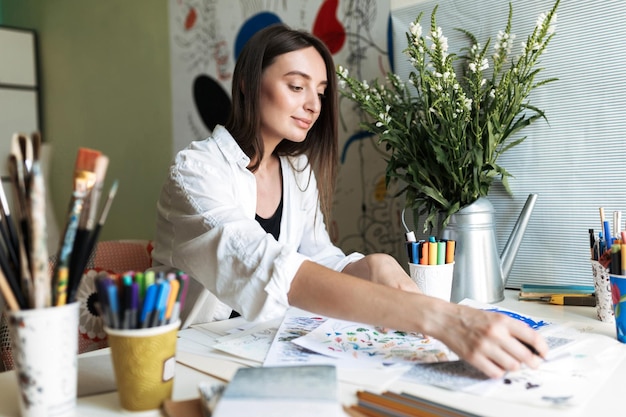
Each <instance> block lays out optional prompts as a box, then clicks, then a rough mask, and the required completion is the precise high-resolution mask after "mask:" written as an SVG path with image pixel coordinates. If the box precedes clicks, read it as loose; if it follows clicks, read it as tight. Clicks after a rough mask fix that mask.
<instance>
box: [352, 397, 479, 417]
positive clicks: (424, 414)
mask: <svg viewBox="0 0 626 417" xmlns="http://www.w3.org/2000/svg"><path fill="white" fill-rule="evenodd" d="M357 398H358V403H357V405H356V406H353V407H351V408H354V409H356V410H357V411H360V412H362V413H364V414H366V415H368V416H382V417H389V416H398V415H402V416H415V417H477V416H476V415H475V414H472V413H468V412H465V411H462V410H459V409H457V408H453V407H449V406H446V405H443V404H438V403H435V402H433V401H430V400H426V399H424V398H420V397H417V396H414V395H411V394H406V393H402V394H396V393H393V392H390V391H386V392H384V393H382V394H375V393H373V392H369V391H359V392H357Z"/></svg>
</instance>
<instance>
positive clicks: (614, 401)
mask: <svg viewBox="0 0 626 417" xmlns="http://www.w3.org/2000/svg"><path fill="white" fill-rule="evenodd" d="M517 294H518V291H513V290H507V291H506V292H505V300H503V301H502V302H500V303H497V305H498V306H500V307H503V308H507V309H510V310H514V311H517V312H520V313H523V314H526V315H529V316H535V317H538V318H542V319H547V320H550V321H553V322H555V323H565V322H570V321H575V322H580V323H585V324H586V325H588V327H589V331H590V332H596V333H599V334H604V335H607V336H610V337H613V338H615V326H614V325H612V324H607V323H602V322H600V321H599V320H598V319H597V318H596V310H595V308H591V307H575V306H555V305H545V304H539V303H534V302H520V301H517ZM624 352H625V355H626V345H625V346H624ZM103 354H105V355H106V354H107V350H102V351H96V352H90V353H88V354H86V355H103ZM622 375H626V361H622V362H621V363H620V364H619V366H618V367H617V369H615V372H614V373H613V374H612V375H611V377H610V378H609V379H608V380H607V382H606V383H605V384H604V386H603V387H598V391H597V393H596V394H595V396H594V398H593V400H592V401H590V402H589V403H587V404H586V405H585V406H584V407H581V408H578V409H566V410H547V409H541V408H537V407H531V406H525V405H522V404H514V403H510V402H504V401H498V400H496V399H493V398H483V397H479V396H474V395H470V394H465V393H460V392H451V391H447V390H443V389H440V388H436V387H432V386H426V385H417V384H412V383H408V382H406V381H401V380H397V381H395V382H394V383H393V384H392V385H391V387H390V390H392V391H398V392H400V391H405V392H408V393H412V394H415V395H419V396H421V397H424V398H428V399H431V400H433V401H437V402H441V403H443V404H447V405H450V406H453V407H457V408H462V409H464V410H466V411H468V412H472V413H474V414H477V415H481V416H488V417H501V416H503V415H508V416H524V415H532V416H533V417H544V416H546V417H548V416H549V417H554V416H563V417H566V416H567V417H570V416H575V415H580V416H587V415H615V411H617V410H618V405H619V404H621V397H620V395H621V393H622V392H623V389H622V387H623V376H622ZM214 380H215V378H213V377H211V376H209V375H206V374H203V373H201V372H198V371H196V370H194V369H192V368H190V367H187V366H185V365H182V364H180V363H179V364H177V365H176V377H175V380H174V393H173V398H174V399H175V400H184V399H190V398H196V397H198V390H197V386H198V383H199V382H200V381H214ZM339 386H340V399H341V402H342V403H343V404H346V405H349V404H353V403H355V402H356V397H355V393H356V391H358V390H359V389H360V387H359V386H357V385H352V384H348V383H345V382H340V384H339ZM17 395H18V390H17V382H16V378H15V374H14V373H13V372H4V373H1V374H0V417H18V416H19V407H18V403H17ZM123 414H124V413H123V412H122V409H121V407H120V403H119V400H118V397H117V393H115V392H113V393H107V394H99V395H92V396H88V397H81V398H79V399H78V404H77V412H76V416H77V417H79V416H80V417H82V416H89V417H110V416H117V415H123ZM126 415H133V416H138V417H144V416H145V417H151V416H160V415H161V414H160V413H159V412H158V411H153V412H145V413H132V414H126Z"/></svg>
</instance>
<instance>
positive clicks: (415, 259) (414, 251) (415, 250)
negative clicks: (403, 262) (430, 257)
mask: <svg viewBox="0 0 626 417" xmlns="http://www.w3.org/2000/svg"><path fill="white" fill-rule="evenodd" d="M419 246H420V244H419V243H418V242H411V259H410V262H411V263H412V264H418V263H420V254H419Z"/></svg>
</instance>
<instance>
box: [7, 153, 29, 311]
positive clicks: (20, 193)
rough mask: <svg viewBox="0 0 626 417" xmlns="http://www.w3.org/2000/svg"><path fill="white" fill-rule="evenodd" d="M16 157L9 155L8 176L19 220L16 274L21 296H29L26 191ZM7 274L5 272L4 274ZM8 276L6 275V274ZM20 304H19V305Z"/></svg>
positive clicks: (19, 163) (20, 164)
mask: <svg viewBox="0 0 626 417" xmlns="http://www.w3.org/2000/svg"><path fill="white" fill-rule="evenodd" d="M18 158H19V157H18V156H17V155H16V154H14V153H12V154H11V155H9V175H10V177H11V182H12V183H13V190H14V192H15V200H16V201H17V204H16V208H17V210H18V218H19V219H20V230H19V232H18V234H17V236H18V247H17V250H18V253H17V256H18V259H19V265H17V267H18V269H17V272H16V273H17V274H18V275H19V278H18V280H19V282H21V290H22V294H23V295H28V294H31V291H32V281H31V275H30V268H29V264H30V261H29V259H28V258H29V256H28V253H29V251H28V250H27V249H26V248H27V243H28V241H29V240H30V239H29V236H30V222H29V221H28V211H29V209H28V205H27V204H26V191H25V188H24V176H23V164H22V163H21V161H19V160H18ZM6 273H7V272H6V271H5V274H6ZM7 275H8V274H7ZM18 300H19V299H18ZM20 304H21V303H20Z"/></svg>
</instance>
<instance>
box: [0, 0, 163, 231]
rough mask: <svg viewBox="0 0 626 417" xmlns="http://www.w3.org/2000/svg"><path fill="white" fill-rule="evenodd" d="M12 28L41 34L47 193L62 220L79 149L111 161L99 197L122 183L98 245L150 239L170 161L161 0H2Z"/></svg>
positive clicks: (5, 18)
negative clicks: (113, 184) (48, 149)
mask: <svg viewBox="0 0 626 417" xmlns="http://www.w3.org/2000/svg"><path fill="white" fill-rule="evenodd" d="M0 1H1V3H0V18H1V19H2V23H3V24H5V25H9V26H16V27H23V28H28V29H34V30H36V31H37V33H38V37H39V50H40V71H41V72H40V74H41V80H40V83H41V88H42V95H41V97H42V100H43V115H42V116H43V129H44V140H46V141H48V142H49V143H50V144H51V145H52V161H51V170H50V177H49V186H50V189H49V192H50V193H51V197H52V200H53V205H54V209H55V212H56V217H57V218H58V220H59V227H60V228H62V227H63V225H64V224H65V216H66V212H67V207H68V202H69V198H70V194H71V188H72V174H73V167H74V161H75V159H76V154H77V151H78V148H79V147H88V148H94V149H98V150H101V151H102V152H104V153H105V154H106V155H108V156H109V158H110V164H109V169H108V174H107V182H106V183H105V189H104V192H105V193H108V188H109V186H110V184H111V182H112V181H113V179H118V180H119V189H118V193H117V197H116V200H115V202H114V204H113V207H112V209H111V212H110V215H109V218H108V221H107V223H106V225H105V227H104V228H103V230H102V235H101V240H108V239H120V238H140V239H149V238H152V236H153V232H154V225H155V218H156V215H155V212H156V210H155V206H156V200H157V198H158V194H159V190H160V187H161V184H162V181H163V179H164V178H165V175H166V172H167V168H168V164H169V161H170V159H171V156H172V144H171V136H172V133H171V132H172V126H171V92H170V63H169V38H168V7H167V1H166V0H160V1H155V0H133V1H127V0H106V1H82V0H55V1H46V0H0Z"/></svg>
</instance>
